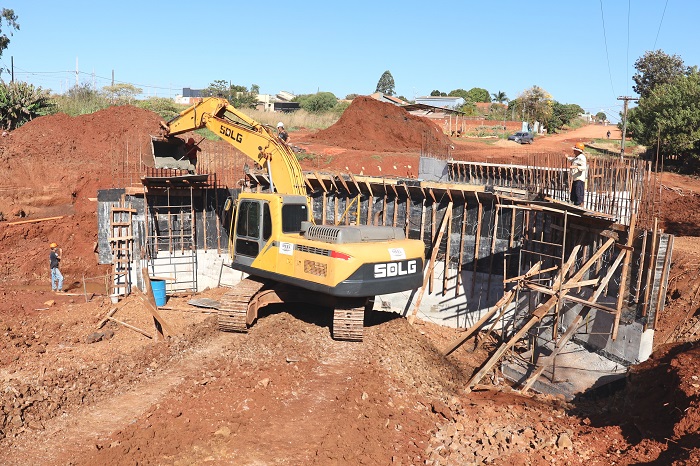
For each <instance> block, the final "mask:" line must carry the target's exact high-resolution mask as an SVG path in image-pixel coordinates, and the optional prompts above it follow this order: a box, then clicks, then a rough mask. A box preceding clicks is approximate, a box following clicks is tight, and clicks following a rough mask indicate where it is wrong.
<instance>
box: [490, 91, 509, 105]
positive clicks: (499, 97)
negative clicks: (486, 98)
mask: <svg viewBox="0 0 700 466" xmlns="http://www.w3.org/2000/svg"><path fill="white" fill-rule="evenodd" d="M491 101H492V102H498V103H499V104H502V103H504V102H508V96H506V93H505V92H503V91H498V92H494V93H493V94H491Z"/></svg>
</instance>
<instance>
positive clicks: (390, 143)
mask: <svg viewBox="0 0 700 466" xmlns="http://www.w3.org/2000/svg"><path fill="white" fill-rule="evenodd" d="M309 139H311V140H315V141H318V142H322V143H325V144H328V145H333V146H339V147H343V148H346V149H353V150H363V151H376V152H380V153H381V152H418V151H421V150H422V151H423V152H427V153H433V154H435V155H445V154H447V152H448V147H449V146H450V139H449V138H448V137H447V136H446V135H445V134H444V133H443V131H442V130H441V129H440V128H439V127H438V126H437V125H436V124H435V123H433V122H432V121H430V120H428V119H426V118H422V117H419V116H415V115H411V114H410V113H408V112H407V111H406V110H404V109H402V108H400V107H397V106H396V105H392V104H389V103H385V102H379V101H378V100H375V99H373V98H371V97H366V96H362V97H357V98H355V99H353V101H352V103H351V104H350V106H349V107H348V108H347V109H346V110H345V112H343V115H342V116H341V117H340V119H339V120H338V121H337V122H336V124H334V125H333V126H331V127H329V128H327V129H325V130H321V131H319V132H318V133H316V134H313V135H310V136H309Z"/></svg>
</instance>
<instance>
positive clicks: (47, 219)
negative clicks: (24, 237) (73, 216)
mask: <svg viewBox="0 0 700 466" xmlns="http://www.w3.org/2000/svg"><path fill="white" fill-rule="evenodd" d="M62 218H63V215H59V216H58V217H44V218H35V219H32V220H20V221H17V222H9V223H8V225H24V224H26V223H39V222H47V221H49V220H59V219H62Z"/></svg>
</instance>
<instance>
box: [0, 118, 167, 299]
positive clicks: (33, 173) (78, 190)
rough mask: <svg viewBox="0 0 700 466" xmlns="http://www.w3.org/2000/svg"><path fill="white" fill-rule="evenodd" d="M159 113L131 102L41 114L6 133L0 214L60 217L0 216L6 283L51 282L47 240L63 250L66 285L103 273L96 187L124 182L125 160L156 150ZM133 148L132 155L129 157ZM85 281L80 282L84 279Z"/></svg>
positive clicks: (0, 143)
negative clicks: (72, 113)
mask: <svg viewBox="0 0 700 466" xmlns="http://www.w3.org/2000/svg"><path fill="white" fill-rule="evenodd" d="M159 121H160V117H159V116H158V115H157V114H155V113H153V112H150V111H146V110H142V109H139V108H137V107H132V106H120V107H110V108H108V109H106V110H101V111H99V112H96V113H93V114H89V115H82V116H78V117H74V118H72V117H69V116H67V115H65V114H57V115H51V116H45V117H41V118H37V119H35V120H33V121H31V122H29V123H27V124H26V125H24V126H22V127H21V128H19V129H17V130H15V131H13V132H12V133H10V135H9V136H6V137H3V138H0V177H1V178H2V179H3V180H5V182H4V183H3V186H2V189H0V212H2V213H4V216H5V217H6V219H7V220H8V221H9V222H12V221H20V220H23V219H32V218H33V219H36V218H42V217H60V216H64V217H65V218H63V219H57V220H51V221H47V222H42V223H36V224H25V225H16V226H12V225H8V224H7V223H5V222H0V270H3V272H7V273H6V274H3V276H2V278H0V282H3V281H5V282H15V283H16V282H19V283H22V284H29V283H32V282H35V281H37V280H40V281H42V282H44V283H46V284H47V285H48V273H49V270H48V266H47V265H48V254H49V251H48V244H49V243H50V242H56V243H58V244H59V245H61V247H62V248H63V251H64V259H63V261H62V266H63V267H62V269H63V273H64V275H65V276H66V285H67V286H68V287H70V286H72V285H73V284H74V282H77V279H78V277H81V276H82V275H83V274H87V276H88V277H91V276H97V275H99V274H101V273H102V271H101V270H100V268H99V267H97V265H96V262H95V256H94V254H93V250H94V244H95V241H97V217H96V206H97V204H96V202H95V198H96V196H97V191H98V189H102V188H110V187H115V186H120V187H122V186H124V180H123V176H122V173H123V172H124V170H125V161H126V160H128V161H129V162H128V163H130V164H135V163H137V162H138V160H139V157H144V158H145V157H146V154H150V136H149V135H150V134H156V133H157V131H158V122H159ZM127 154H128V159H127ZM78 284H79V283H78Z"/></svg>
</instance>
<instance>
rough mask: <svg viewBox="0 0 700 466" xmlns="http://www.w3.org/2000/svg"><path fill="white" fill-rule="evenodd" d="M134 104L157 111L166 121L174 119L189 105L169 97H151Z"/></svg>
mask: <svg viewBox="0 0 700 466" xmlns="http://www.w3.org/2000/svg"><path fill="white" fill-rule="evenodd" d="M134 105H136V106H137V107H140V108H143V109H145V110H150V111H152V112H154V113H157V114H158V115H160V116H161V118H163V119H164V120H165V121H170V120H172V119H173V118H175V117H176V116H178V115H179V114H180V112H181V111H183V110H185V109H186V108H188V105H180V104H176V103H175V101H174V100H173V99H168V98H166V97H149V98H148V99H146V100H137V101H136V102H134Z"/></svg>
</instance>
